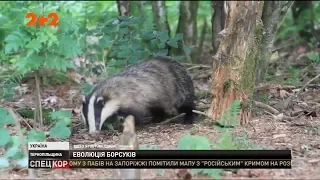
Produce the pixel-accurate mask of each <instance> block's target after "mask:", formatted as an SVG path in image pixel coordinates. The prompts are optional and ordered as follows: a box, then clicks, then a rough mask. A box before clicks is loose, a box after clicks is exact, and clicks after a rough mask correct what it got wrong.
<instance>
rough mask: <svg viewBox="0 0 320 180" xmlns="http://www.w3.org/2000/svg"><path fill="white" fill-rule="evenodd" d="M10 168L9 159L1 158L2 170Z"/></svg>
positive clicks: (0, 165) (0, 166)
mask: <svg viewBox="0 0 320 180" xmlns="http://www.w3.org/2000/svg"><path fill="white" fill-rule="evenodd" d="M9 166H10V164H9V160H8V158H5V157H0V168H8V167H9Z"/></svg>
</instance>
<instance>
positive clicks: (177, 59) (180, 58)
mask: <svg viewBox="0 0 320 180" xmlns="http://www.w3.org/2000/svg"><path fill="white" fill-rule="evenodd" d="M172 58H173V59H174V60H176V61H181V60H182V59H184V56H172Z"/></svg>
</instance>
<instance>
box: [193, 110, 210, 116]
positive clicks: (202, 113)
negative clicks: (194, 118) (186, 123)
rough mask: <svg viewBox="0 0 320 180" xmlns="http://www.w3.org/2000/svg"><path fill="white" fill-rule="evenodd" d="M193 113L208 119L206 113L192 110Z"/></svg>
mask: <svg viewBox="0 0 320 180" xmlns="http://www.w3.org/2000/svg"><path fill="white" fill-rule="evenodd" d="M192 112H193V113H196V114H200V115H203V116H205V117H208V115H207V114H206V113H205V112H201V111H197V110H192Z"/></svg>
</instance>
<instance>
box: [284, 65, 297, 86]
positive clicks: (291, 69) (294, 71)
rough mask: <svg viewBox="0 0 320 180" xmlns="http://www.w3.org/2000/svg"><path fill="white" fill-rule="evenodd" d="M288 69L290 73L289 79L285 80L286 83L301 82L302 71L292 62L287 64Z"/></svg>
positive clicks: (294, 83) (295, 83)
mask: <svg viewBox="0 0 320 180" xmlns="http://www.w3.org/2000/svg"><path fill="white" fill-rule="evenodd" d="M287 71H288V74H289V77H288V79H287V80H286V81H285V82H284V84H286V85H295V86H296V85H299V84H300V80H299V79H300V77H299V75H300V71H299V70H298V69H296V68H294V67H292V66H291V65H290V64H288V65H287Z"/></svg>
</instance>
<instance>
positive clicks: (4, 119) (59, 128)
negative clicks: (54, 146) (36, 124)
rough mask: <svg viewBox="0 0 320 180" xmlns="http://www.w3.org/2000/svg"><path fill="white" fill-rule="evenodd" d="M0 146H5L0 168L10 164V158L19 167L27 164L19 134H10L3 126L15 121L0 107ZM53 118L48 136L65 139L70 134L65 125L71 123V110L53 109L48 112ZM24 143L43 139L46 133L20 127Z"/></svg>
mask: <svg viewBox="0 0 320 180" xmlns="http://www.w3.org/2000/svg"><path fill="white" fill-rule="evenodd" d="M0 117H1V118H0V127H1V128H0V136H1V138H0V146H1V147H4V148H5V150H6V151H5V153H4V156H3V157H0V168H5V167H9V166H10V160H14V162H15V164H16V165H18V166H20V167H26V166H27V165H28V157H25V156H24V154H23V152H22V150H21V147H20V146H21V145H22V142H21V140H20V137H19V136H14V135H10V133H9V131H8V130H7V129H5V128H3V126H4V125H11V124H14V123H15V121H14V119H13V118H12V117H11V115H10V114H9V113H8V112H7V110H6V109H4V108H0ZM50 117H51V118H52V119H53V120H56V123H55V126H54V127H52V128H50V130H49V135H50V138H58V139H66V138H68V137H69V136H70V135H71V131H70V129H69V128H68V127H67V126H68V125H70V124H71V119H70V118H71V112H69V111H55V112H52V113H51V114H50ZM21 131H22V133H23V134H25V135H24V136H23V138H24V143H25V145H27V144H28V142H39V141H45V140H46V135H45V133H44V132H38V131H35V130H33V129H32V130H29V131H26V130H25V129H21Z"/></svg>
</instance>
